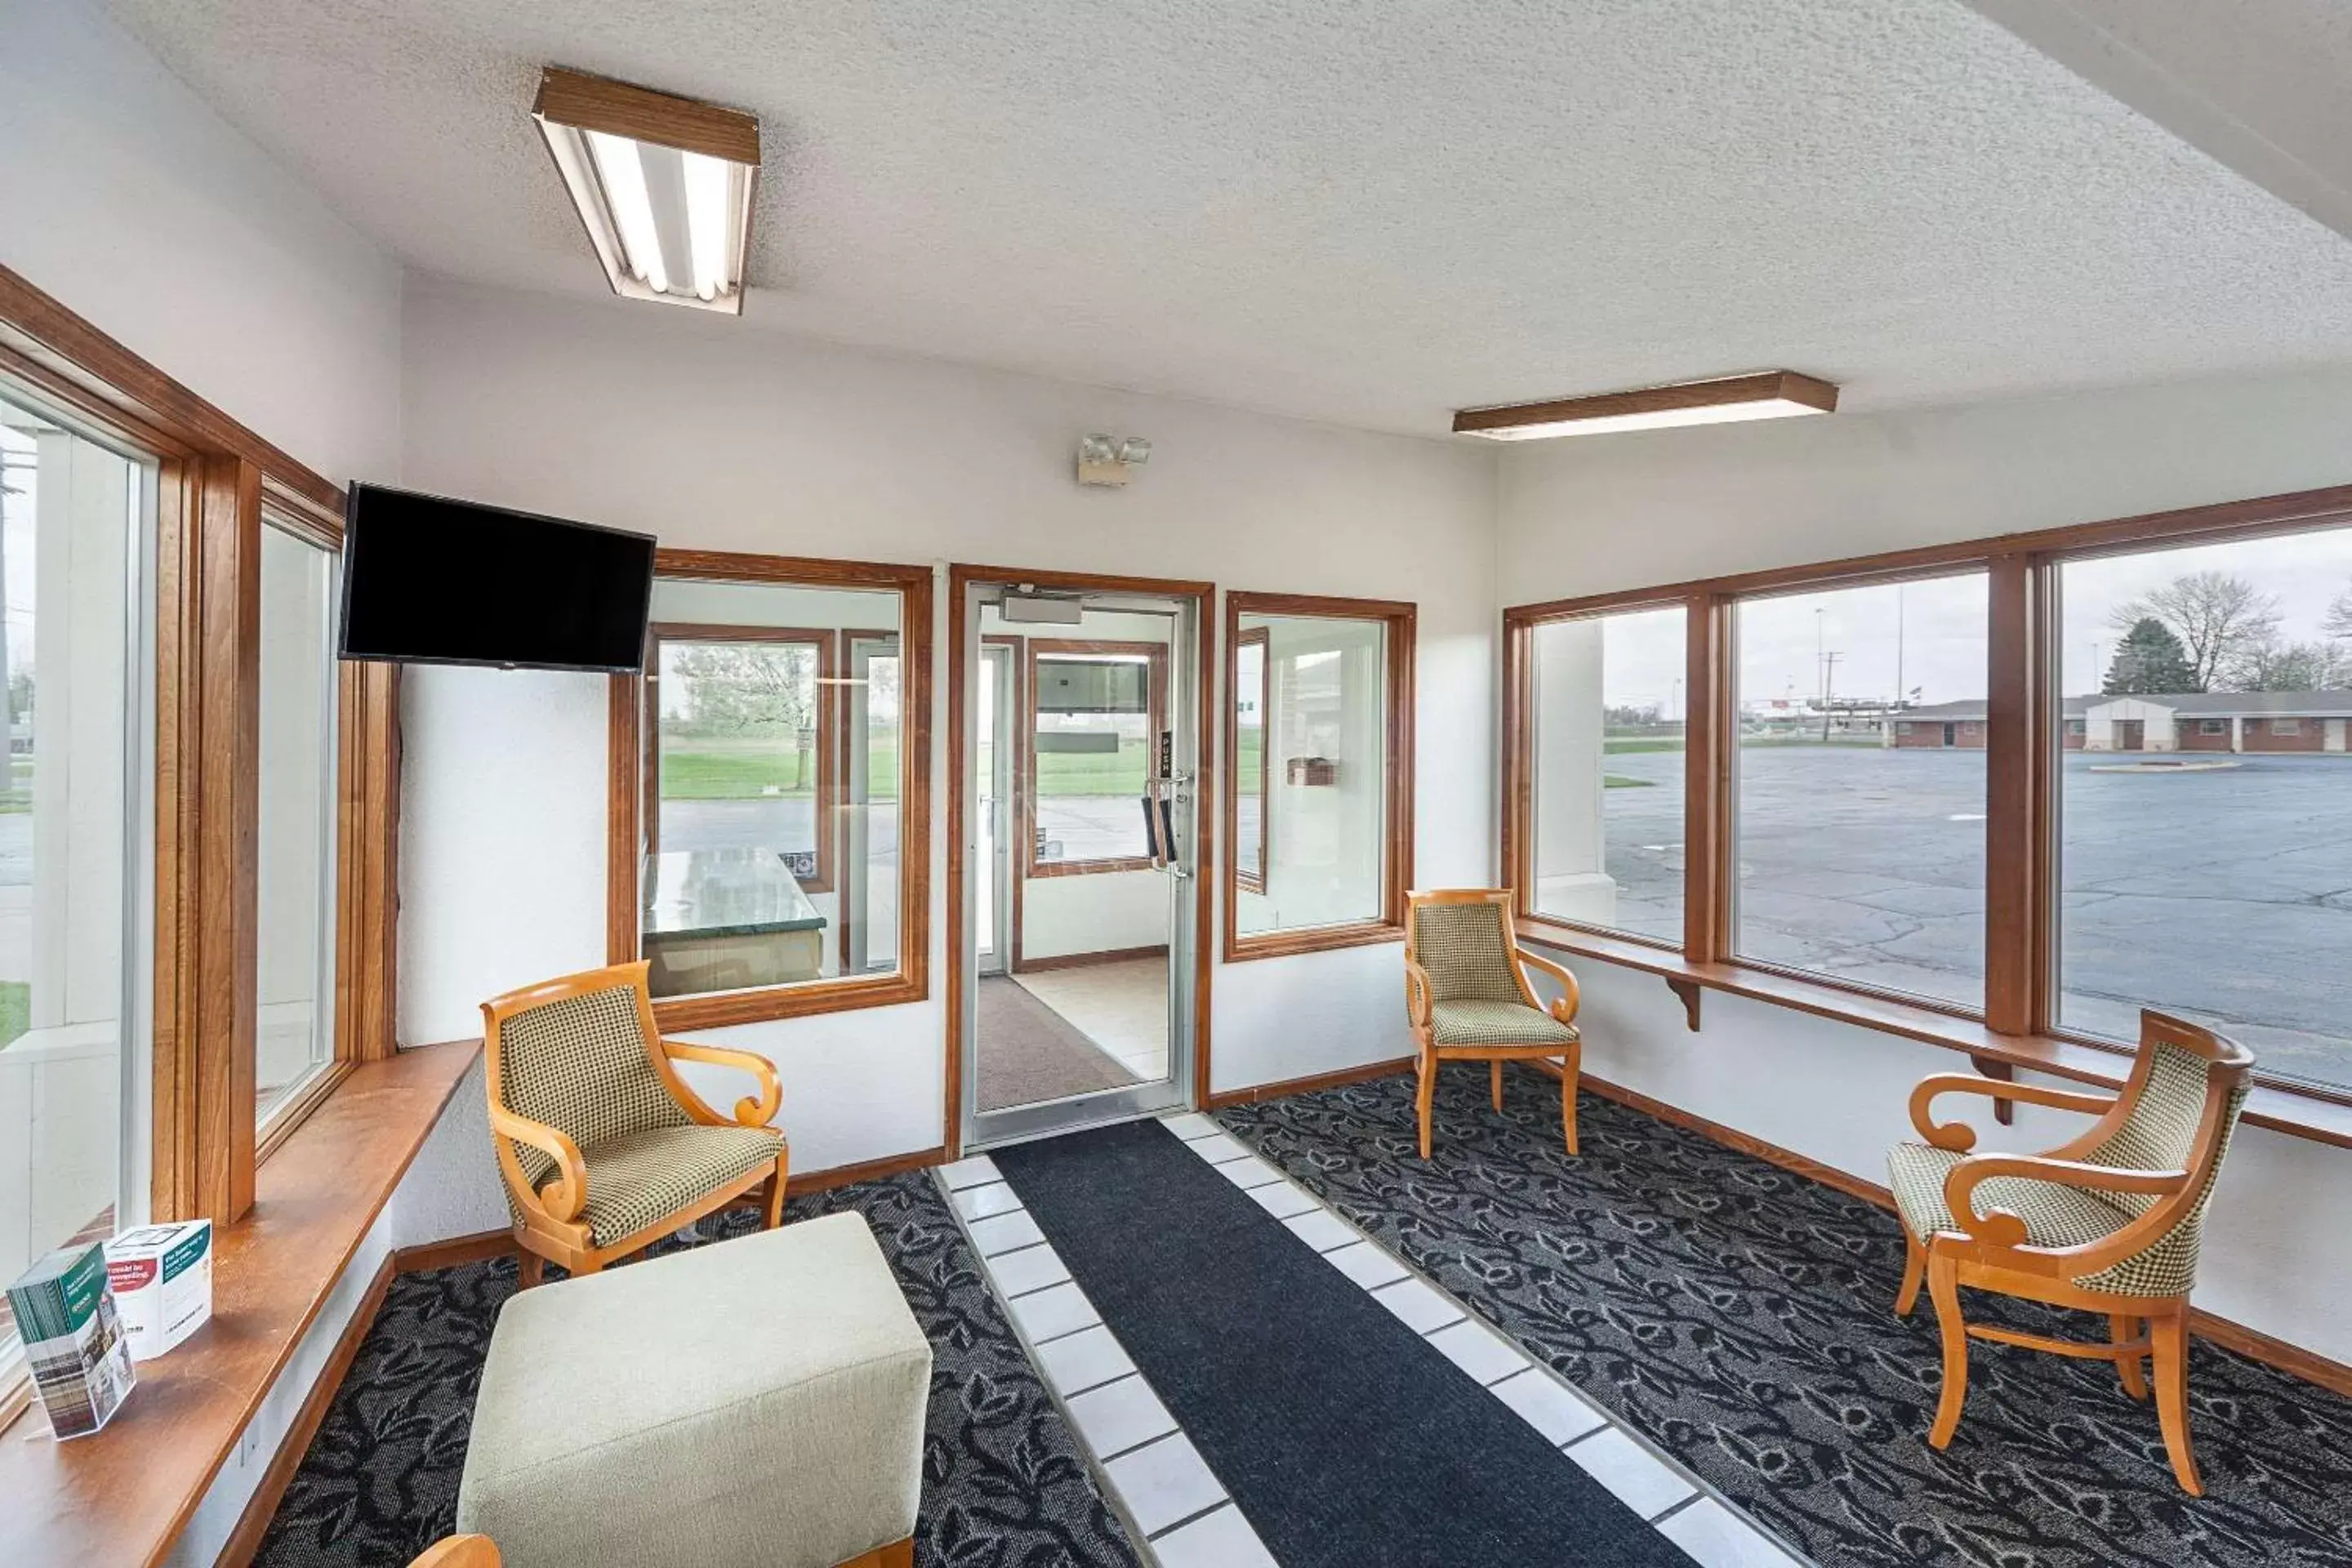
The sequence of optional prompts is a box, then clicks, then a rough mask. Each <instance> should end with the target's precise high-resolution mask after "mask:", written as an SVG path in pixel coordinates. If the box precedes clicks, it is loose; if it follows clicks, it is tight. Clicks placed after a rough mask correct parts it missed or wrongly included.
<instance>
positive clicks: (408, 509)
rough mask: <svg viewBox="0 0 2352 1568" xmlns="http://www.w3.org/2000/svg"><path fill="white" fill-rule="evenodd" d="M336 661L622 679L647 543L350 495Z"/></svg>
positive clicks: (650, 550)
mask: <svg viewBox="0 0 2352 1568" xmlns="http://www.w3.org/2000/svg"><path fill="white" fill-rule="evenodd" d="M343 517H344V522H343V618H342V637H341V646H340V647H338V649H337V652H339V653H340V654H341V656H342V657H343V658H371V659H391V660H397V661H400V662H404V663H417V664H489V665H497V666H499V667H501V668H509V669H519V668H531V669H595V670H615V671H617V670H633V669H635V668H638V667H639V666H640V665H642V664H643V663H644V661H645V646H646V610H647V607H648V605H650V604H651V603H652V599H653V586H654V542H653V540H652V538H651V537H650V536H648V535H646V534H642V533H626V532H624V531H621V530H619V529H614V528H598V527H595V526H593V524H590V523H584V522H565V521H562V520H560V519H557V518H551V517H535V516H533V515H531V514H530V513H529V512H522V511H508V510H505V509H504V508H502V507H493V506H475V505H473V504H472V503H470V502H467V501H460V500H446V499H445V498H443V497H440V496H426V495H415V494H412V493H411V492H409V491H406V490H394V489H383V488H382V487H381V486H377V485H353V486H352V488H351V492H350V497H349V500H347V501H346V503H345V506H344V511H343Z"/></svg>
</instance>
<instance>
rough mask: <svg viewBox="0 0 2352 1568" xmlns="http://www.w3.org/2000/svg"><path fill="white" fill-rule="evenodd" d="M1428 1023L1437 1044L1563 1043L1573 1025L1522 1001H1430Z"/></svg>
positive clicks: (1571, 1034)
mask: <svg viewBox="0 0 2352 1568" xmlns="http://www.w3.org/2000/svg"><path fill="white" fill-rule="evenodd" d="M1429 1016H1430V1027H1431V1028H1432V1029H1433V1030H1434V1031H1435V1032H1436V1035H1437V1043H1438V1044H1439V1045H1441V1046H1564V1045H1567V1044H1568V1043H1569V1042H1570V1041H1571V1040H1574V1039H1576V1038H1577V1033H1576V1026H1575V1025H1573V1024H1563V1023H1561V1022H1560V1021H1559V1019H1557V1018H1555V1017H1553V1016H1551V1015H1550V1014H1549V1013H1538V1012H1537V1011H1536V1010H1535V1009H1534V1008H1533V1007H1530V1006H1528V1005H1527V1004H1526V1003H1524V1002H1434V1003H1432V1004H1431V1005H1430V1009H1429Z"/></svg>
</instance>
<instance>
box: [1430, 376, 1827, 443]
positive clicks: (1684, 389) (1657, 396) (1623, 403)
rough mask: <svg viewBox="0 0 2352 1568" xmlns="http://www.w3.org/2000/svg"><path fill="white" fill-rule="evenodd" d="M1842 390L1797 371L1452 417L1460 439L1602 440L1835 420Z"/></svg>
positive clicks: (1464, 411) (1482, 410)
mask: <svg viewBox="0 0 2352 1568" xmlns="http://www.w3.org/2000/svg"><path fill="white" fill-rule="evenodd" d="M1837 399H1838V389H1837V388H1836V387H1834V386H1832V385H1831V384H1829V383H1828V382H1826V381H1819V380H1816V379H1815V378H1813V377H1812V376H1810V375H1799V374H1797V373H1796V372H1795V371H1792V370H1772V371H1765V372H1763V373H1762V374H1757V375H1734V376H1726V377H1725V378H1724V379H1722V380H1720V381H1685V382H1680V383H1677V384H1675V385H1672V386H1646V387H1643V388H1641V389H1640V390H1638V391H1634V392H1604V393H1601V394H1599V395H1595V396H1591V397H1564V398H1560V399H1559V400H1557V401H1555V402H1551V403H1515V404H1510V405H1505V406H1502V407H1496V408H1465V409H1462V410H1460V411H1459V412H1457V413H1456V414H1455V415H1454V434H1456V435H1458V436H1477V437H1484V438H1485V439H1486V440H1489V441H1540V440H1545V439H1548V438H1549V437H1554V436H1597V435H1601V434H1602V433H1603V432H1606V431H1611V430H1663V429H1665V428H1667V427H1669V426H1675V425H1727V424H1731V423H1733V422H1734V421H1737V420H1742V419H1788V418H1791V417H1794V416H1798V415H1801V414H1829V413H1832V412H1834V411H1835V410H1836V408H1837Z"/></svg>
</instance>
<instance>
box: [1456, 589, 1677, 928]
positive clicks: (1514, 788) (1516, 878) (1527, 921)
mask: <svg viewBox="0 0 2352 1568" xmlns="http://www.w3.org/2000/svg"><path fill="white" fill-rule="evenodd" d="M1542 607H1543V606H1540V605H1535V606H1529V608H1531V609H1541V608H1542ZM1657 610H1681V611H1682V612H1684V616H1683V636H1684V638H1685V660H1684V663H1685V668H1684V671H1683V676H1684V690H1685V693H1686V694H1687V695H1686V697H1685V701H1684V704H1683V751H1684V756H1683V818H1684V820H1683V835H1684V858H1683V862H1684V871H1683V876H1684V886H1683V935H1682V938H1681V940H1679V941H1676V940H1674V939H1672V938H1668V937H1662V936H1652V935H1650V934H1648V933H1647V932H1644V931H1626V930H1624V929H1623V928H1622V927H1619V926H1609V925H1602V924H1601V923H1599V922H1598V921H1573V920H1570V919H1569V918H1568V917H1567V916H1565V915H1545V914H1538V913H1537V912H1536V911H1535V909H1534V907H1533V901H1532V896H1531V894H1530V893H1529V892H1528V891H1527V889H1530V888H1532V887H1533V885H1534V881H1535V879H1534V877H1533V876H1532V875H1531V874H1530V868H1528V856H1531V855H1533V854H1534V853H1535V824H1534V821H1533V816H1532V814H1533V812H1534V809H1535V758H1534V746H1533V744H1532V741H1533V736H1534V728H1533V727H1534V724H1535V716H1536V700H1535V699H1536V690H1535V679H1536V672H1535V658H1534V649H1535V637H1536V633H1537V632H1538V630H1539V629H1540V628H1541V627H1543V626H1552V625H1557V624H1559V623H1562V622H1567V621H1593V620H1601V619H1604V618H1606V617H1607V616H1632V615H1642V614H1645V613H1648V612H1652V611H1657ZM1722 614H1723V610H1722V607H1721V606H1719V605H1716V604H1714V603H1713V601H1712V600H1711V599H1710V600H1709V601H1708V602H1707V603H1706V604H1705V605H1702V604H1701V603H1700V602H1699V598H1698V596H1696V595H1694V596H1690V597H1675V598H1658V597H1654V596H1651V595H1638V594H1636V595H1625V596H1624V597H1623V598H1622V602H1612V603H1608V604H1600V605H1592V606H1591V607H1588V608H1580V609H1576V610H1573V611H1570V612H1567V613H1563V614H1559V615H1529V616H1521V615H1520V612H1518V611H1517V610H1506V611H1505V612H1504V613H1503V687H1502V693H1503V699H1502V711H1503V719H1502V722H1503V733H1504V736H1505V740H1504V742H1503V761H1502V779H1503V815H1502V817H1501V826H1502V860H1501V866H1502V868H1503V880H1504V881H1505V882H1506V883H1507V884H1509V885H1510V886H1511V887H1513V888H1515V889H1520V891H1519V893H1518V895H1517V897H1516V898H1515V899H1514V900H1513V910H1512V913H1513V915H1514V917H1515V918H1516V919H1517V921H1518V923H1520V924H1522V925H1531V926H1534V927H1537V928H1545V927H1549V928H1554V929H1558V930H1560V931H1589V932H1591V934H1592V935H1594V936H1600V937H1606V938H1608V939H1609V940H1611V941H1612V942H1632V943H1633V944H1635V945H1636V946H1639V947H1654V948H1656V949H1658V950H1659V951H1660V952H1681V953H1705V954H1707V955H1709V956H1712V955H1713V954H1714V953H1715V952H1716V951H1717V931H1716V923H1715V921H1714V918H1713V916H1712V914H1711V913H1710V912H1708V911H1706V910H1699V911H1698V912H1697V913H1696V915H1695V914H1694V910H1695V908H1696V906H1695V905H1694V904H1693V903H1692V902H1691V893H1692V883H1691V876H1692V871H1693V868H1696V867H1697V866H1698V865H1699V863H1700V862H1701V860H1702V859H1704V860H1705V861H1706V867H1707V868H1708V869H1709V870H1710V872H1711V870H1712V868H1713V864H1714V859H1715V853H1714V850H1713V848H1712V845H1713V843H1714V841H1715V838H1714V836H1715V831H1716V826H1715V825H1716V817H1717V809H1716V805H1715V804H1714V803H1715V801H1716V799H1717V794H1718V793H1719V792H1718V790H1717V780H1716V776H1715V775H1716V766H1715V753H1714V751H1713V749H1712V748H1713V739H1714V737H1713V725H1712V723H1711V722H1709V721H1705V720H1703V717H1702V716H1703V715H1708V714H1709V710H1710V709H1711V708H1712V705H1713V702H1714V697H1713V693H1714V692H1715V691H1716V690H1717V688H1718V687H1719V686H1720V685H1721V679H1720V677H1718V676H1717V673H1716V669H1715V666H1716V663H1717V654H1718V651H1719V648H1718V644H1719V642H1720V640H1721V632H1720V630H1719V629H1718V628H1717V627H1714V626H1710V627H1708V628H1707V629H1706V637H1704V639H1702V638H1701V637H1699V636H1698V634H1697V633H1696V632H1695V631H1694V629H1693V628H1694V627H1695V626H1696V624H1697V622H1698V620H1699V617H1700V616H1702V615H1705V616H1713V617H1717V618H1720V617H1721V616H1722ZM1702 644H1703V645H1704V646H1703V647H1702ZM1702 651H1703V652H1704V655H1705V658H1704V660H1702V658H1701V657H1700V655H1701V653H1702ZM1522 726H1524V727H1525V730H1524V732H1523V731H1522V729H1521V727H1522ZM1703 730H1705V731H1707V733H1706V734H1704V735H1703V734H1702V733H1701V731H1703ZM1694 803H1697V805H1696V809H1695V807H1694ZM1709 885H1710V886H1712V878H1711V876H1710V879H1709Z"/></svg>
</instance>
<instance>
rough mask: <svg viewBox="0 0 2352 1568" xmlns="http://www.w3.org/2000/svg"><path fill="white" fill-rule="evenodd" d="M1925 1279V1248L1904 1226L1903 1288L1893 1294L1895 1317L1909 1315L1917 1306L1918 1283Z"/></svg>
mask: <svg viewBox="0 0 2352 1568" xmlns="http://www.w3.org/2000/svg"><path fill="white" fill-rule="evenodd" d="M1925 1279H1927V1248H1925V1247H1921V1246H1920V1245H1919V1241H1918V1238H1917V1237H1915V1236H1913V1235H1912V1234H1911V1227H1910V1226H1907V1225H1906V1226H1904V1227H1903V1288H1902V1289H1899V1290H1897V1291H1896V1292H1895V1316H1896V1317H1898V1318H1907V1317H1909V1316H1910V1315H1911V1309H1912V1308H1914V1307H1916V1306H1917V1305H1918V1304H1919V1286H1920V1283H1921V1281H1923V1280H1925Z"/></svg>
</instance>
